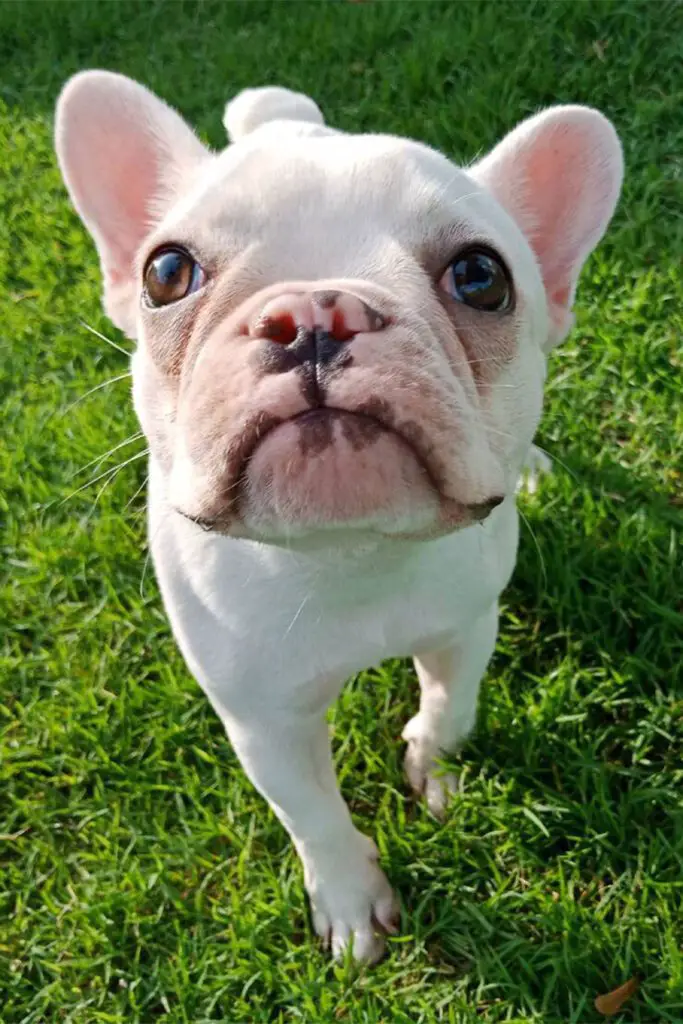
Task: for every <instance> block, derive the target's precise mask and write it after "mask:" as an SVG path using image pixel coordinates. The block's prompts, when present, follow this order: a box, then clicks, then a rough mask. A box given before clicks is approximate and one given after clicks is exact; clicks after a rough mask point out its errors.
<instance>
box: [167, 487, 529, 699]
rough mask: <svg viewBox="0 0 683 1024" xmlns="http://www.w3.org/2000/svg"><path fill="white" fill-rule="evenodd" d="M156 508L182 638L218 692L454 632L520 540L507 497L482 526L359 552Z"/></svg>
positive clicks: (498, 585) (320, 670)
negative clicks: (217, 528)
mask: <svg viewBox="0 0 683 1024" xmlns="http://www.w3.org/2000/svg"><path fill="white" fill-rule="evenodd" d="M151 518H152V522H151V527H152V539H153V554H154V560H155V565H156V568H157V575H158V577H159V582H160V585H161V589H162V593H163V596H164V601H165V604H166V609H167V612H168V614H169V618H170V620H171V624H172V626H173V630H174V633H175V636H176V639H177V640H178V643H179V645H180V647H181V650H182V651H183V654H184V656H185V658H186V660H187V662H188V665H189V667H190V669H191V670H192V671H193V673H194V674H195V676H196V677H197V679H198V681H199V682H200V684H201V685H202V686H203V687H204V689H205V690H207V692H209V694H210V695H214V696H215V695H216V689H217V688H219V689H220V690H223V689H224V688H226V687H227V688H229V689H230V690H232V689H233V687H235V688H237V689H242V688H243V687H245V686H249V687H254V686H258V685H260V683H259V681H260V680H264V679H268V680H270V681H271V682H270V683H269V686H272V687H274V688H275V689H280V688H281V689H282V690H283V691H289V692H291V693H294V692H299V693H303V692H304V691H305V689H306V687H307V686H308V685H309V683H312V682H313V681H314V680H317V681H318V682H319V684H322V682H323V681H324V680H328V681H329V685H330V686H333V685H334V681H335V680H336V681H339V680H342V679H344V678H346V677H348V676H349V675H351V674H353V673H354V672H356V671H359V670H360V669H362V668H365V667H368V666H370V665H374V664H377V663H378V662H380V661H381V660H382V659H384V658H386V657H395V656H396V657H397V656H403V655H409V654H415V653H420V652H421V651H424V650H428V649H435V648H438V647H441V646H444V645H445V644H447V643H451V642H453V641H454V640H456V639H457V637H458V636H459V635H462V634H463V633H466V631H467V630H468V629H469V628H470V626H471V624H472V623H473V621H474V620H475V619H476V618H477V616H478V615H479V614H482V613H483V612H485V611H486V610H487V608H489V607H490V605H491V604H492V603H493V602H494V601H495V600H496V598H497V597H498V594H499V593H500V591H501V590H502V588H503V587H504V586H505V585H506V583H507V581H508V579H509V577H510V574H511V572H512V569H513V567H514V561H515V554H516V547H517V515H516V511H515V508H514V504H513V503H512V501H509V502H506V503H505V505H504V506H501V507H500V509H498V510H496V512H495V513H494V515H493V516H491V517H490V521H489V522H488V523H487V524H486V525H485V526H478V527H474V528H472V529H470V530H466V531H462V532H461V533H459V534H455V535H452V536H450V537H448V538H444V539H443V540H440V541H435V542H431V543H429V544H421V545H413V546H411V547H410V548H405V549H403V548H400V547H399V546H398V545H389V546H387V547H386V548H384V549H382V550H379V551H378V550H375V551H370V552H368V553H367V554H365V555H363V556H360V555H358V554H354V555H348V556H342V555H337V556H330V555H321V556H320V557H313V556H310V555H309V556H306V557H303V556H297V555H294V554H293V553H291V552H287V551H282V550H279V549H275V548H267V547H263V546H261V545H253V544H250V543H248V542H239V541H238V542H235V541H225V540H223V539H222V538H218V537H213V536H210V535H209V536H207V535H202V534H199V532H198V531H197V530H196V528H194V527H192V526H191V524H185V523H183V522H182V520H180V519H179V517H176V516H173V517H171V518H166V517H162V518H161V520H160V525H159V526H157V528H156V529H155V527H154V520H155V515H154V508H152V517H151ZM164 520H165V521H164ZM155 535H156V536H155Z"/></svg>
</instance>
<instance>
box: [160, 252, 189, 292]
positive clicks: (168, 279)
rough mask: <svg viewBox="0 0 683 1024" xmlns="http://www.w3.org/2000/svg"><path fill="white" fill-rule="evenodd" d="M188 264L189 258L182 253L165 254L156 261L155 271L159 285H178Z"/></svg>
mask: <svg viewBox="0 0 683 1024" xmlns="http://www.w3.org/2000/svg"><path fill="white" fill-rule="evenodd" d="M186 263H187V256H185V255H184V253H180V252H165V253H163V254H162V255H161V256H159V258H158V259H157V260H155V261H154V271H155V273H156V276H157V279H158V281H159V284H164V285H173V284H177V283H178V281H179V279H180V278H181V276H182V273H183V270H184V269H185V266H186Z"/></svg>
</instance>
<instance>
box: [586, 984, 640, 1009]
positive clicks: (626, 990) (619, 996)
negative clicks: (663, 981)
mask: <svg viewBox="0 0 683 1024" xmlns="http://www.w3.org/2000/svg"><path fill="white" fill-rule="evenodd" d="M639 985H640V979H639V978H631V979H630V980H629V981H626V982H624V984H623V985H620V986H619V988H615V989H614V991H613V992H607V993H606V994H605V995H604V996H597V998H596V1000H595V1009H596V1010H597V1011H598V1013H602V1014H603V1015H604V1016H605V1017H612V1016H613V1015H614V1014H615V1013H619V1010H620V1009H621V1008H622V1006H623V1005H624V1003H625V1002H627V1000H629V999H630V998H631V996H633V995H635V993H636V992H637V991H638V986H639Z"/></svg>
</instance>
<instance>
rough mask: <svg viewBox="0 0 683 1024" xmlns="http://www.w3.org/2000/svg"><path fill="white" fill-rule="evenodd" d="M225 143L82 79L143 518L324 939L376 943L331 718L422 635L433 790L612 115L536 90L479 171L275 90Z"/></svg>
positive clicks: (418, 778)
mask: <svg viewBox="0 0 683 1024" xmlns="http://www.w3.org/2000/svg"><path fill="white" fill-rule="evenodd" d="M225 124H226V127H227V130H228V134H229V137H230V139H231V145H230V146H228V148H227V149H225V150H224V151H223V152H221V153H218V154H215V153H212V152H210V151H209V150H208V149H207V148H206V147H205V146H204V145H202V143H201V142H200V141H199V140H198V139H197V137H196V136H195V135H194V134H193V132H192V131H191V129H190V128H189V127H188V125H187V124H186V123H185V122H184V121H183V120H182V119H181V118H180V116H179V115H178V114H177V113H175V112H174V111H173V110H172V109H170V108H169V107H168V106H167V105H166V104H164V103H163V102H162V101H161V100H159V99H157V98H156V97H155V96H154V95H153V94H152V93H150V92H149V91H148V90H147V89H145V88H144V87H143V86H141V85H138V84H137V83H135V82H133V81H131V80H130V79H127V78H124V77H122V76H120V75H116V74H112V73H109V72H104V71H87V72H84V73H82V74H79V75H76V76H75V77H74V78H72V79H71V80H70V81H69V82H68V83H67V85H66V87H65V89H64V91H63V93H62V95H61V96H60V99H59V103H58V106H57V121H56V147H57V153H58V157H59V162H60V165H61V169H62V173H63V175H64V180H65V182H66V184H67V187H68V189H69V192H70V194H71V197H72V200H73V202H74V204H75V206H76V209H77V210H78V212H79V214H80V216H81V217H82V219H83V221H84V223H85V225H86V226H87V228H88V229H89V231H90V232H91V234H92V236H93V238H94V240H95V242H96V244H97V247H98V250H99V255H100V259H101V264H102V273H103V276H104V295H105V306H106V309H107V312H108V314H109V316H110V317H111V319H112V320H113V321H114V323H115V324H116V325H117V326H118V327H120V328H121V329H122V330H123V331H125V332H126V333H127V334H128V335H129V336H130V337H131V338H135V339H136V340H137V348H136V351H135V353H134V356H133V363H132V368H133V395H134V401H135V408H136V411H137V415H138V417H139V419H140V423H141V424H142V428H143V430H144V432H145V434H146V436H147V439H148V442H149V448H150V465H149V472H150V476H149V535H150V542H151V549H152V555H153V559H154V564H155V567H156V572H157V575H158V579H159V583H160V585H161V590H162V593H163V597H164V601H165V604H166V609H167V611H168V615H169V618H170V621H171V624H172V627H173V631H174V633H175V636H176V639H177V641H178V644H179V645H180V648H181V650H182V652H183V655H184V657H185V659H186V661H187V664H188V666H189V668H190V670H191V671H192V672H193V673H194V675H195V677H196V678H197V680H198V681H199V683H200V685H201V686H202V687H203V689H204V690H205V692H206V694H207V695H208V697H209V700H210V701H211V703H212V705H213V707H214V708H215V710H216V712H217V713H218V715H219V716H220V718H221V720H222V721H223V723H224V725H225V728H226V730H227V733H228V736H229V738H230V741H231V742H232V744H233V746H234V748H235V751H236V752H237V754H238V756H239V757H240V759H241V761H242V764H243V765H244V768H245V771H246V772H247V774H248V775H249V777H250V779H251V780H252V781H253V783H254V785H255V786H256V787H257V789H258V790H259V791H260V792H261V793H262V794H263V796H264V797H265V798H266V799H267V800H268V802H269V803H270V804H271V806H272V807H273V810H274V811H275V813H276V814H277V815H278V817H279V818H280V820H281V821H282V823H283V824H284V826H285V827H286V829H287V830H288V832H289V833H290V835H291V837H292V839H293V841H294V843H295V845H296V848H297V850H298V852H299V854H300V856H301V859H302V861H303V865H304V873H305V881H306V886H307V889H308V892H309V895H310V898H311V904H312V909H313V921H314V925H315V928H316V931H317V932H318V934H319V935H320V936H322V937H323V939H324V941H325V942H326V944H330V945H331V947H332V950H333V951H334V953H335V954H339V953H341V952H342V951H343V950H344V949H345V948H346V947H347V946H348V945H349V944H352V945H353V954H354V956H355V957H357V958H359V959H365V960H375V959H376V958H377V957H379V956H380V955H381V953H382V950H383V947H384V933H385V932H386V931H389V932H391V931H393V930H395V928H396V924H397V906H396V901H395V899H394V896H393V894H392V891H391V888H390V886H389V883H388V882H387V879H386V877H385V876H384V874H383V872H382V871H381V869H380V867H379V865H378V857H377V850H376V848H375V846H374V844H373V842H372V841H371V840H370V839H368V838H367V837H365V836H363V835H362V834H361V833H359V832H358V831H357V830H356V828H355V827H354V825H353V824H352V821H351V817H350V814H349V811H348V808H347V807H346V804H345V803H344V801H343V800H342V797H341V795H340V792H339V789H338V787H337V783H336V779H335V774H334V769H333V763H332V757H331V752H330V740H329V736H328V728H327V723H326V709H327V708H328V706H329V705H330V703H331V702H332V701H334V699H335V698H336V697H337V695H338V694H339V691H340V689H341V687H342V684H343V682H344V680H345V679H346V678H347V677H349V676H350V675H351V674H353V673H354V672H356V671H358V670H360V669H363V668H366V667H367V666H368V665H370V664H372V663H376V662H378V661H379V660H380V659H383V658H385V657H387V656H399V655H409V654H410V655H414V656H415V667H416V670H417V675H418V678H419V682H420V690H421V697H420V707H419V711H418V712H417V714H416V715H415V716H414V718H412V719H411V720H410V721H409V722H408V724H407V725H406V727H405V730H404V732H403V738H404V739H405V740H406V741H407V744H408V746H407V752H406V758H405V765H406V771H407V776H408V779H409V782H410V784H411V786H412V787H413V788H414V789H415V790H416V791H417V792H418V793H421V794H424V796H425V798H426V800H427V803H428V805H429V807H430V808H431V810H432V811H433V812H434V813H435V814H440V813H442V812H443V810H444V807H445V803H446V800H447V798H448V795H449V793H450V792H451V791H452V790H453V788H454V785H455V779H454V777H453V776H450V775H444V774H442V773H440V771H439V767H438V759H439V757H440V755H441V754H442V753H443V752H451V751H454V750H456V749H457V748H458V746H459V744H461V742H462V741H463V739H464V738H465V737H466V736H467V733H468V732H469V730H470V729H471V728H472V725H473V722H474V718H475V710H476V701H477V692H478V689H479V683H480V680H481V678H482V675H483V673H484V672H485V670H486V666H487V664H488V661H489V659H490V657H491V653H492V651H493V649H494V644H495V640H496V631H497V621H498V614H497V600H498V596H499V594H500V592H501V591H502V589H503V588H504V587H505V586H506V584H507V582H508V580H509V578H510V575H511V573H512V570H513V568H514V564H515V557H516V549H517V535H518V526H517V512H516V509H515V498H514V494H515V485H516V482H517V479H518V477H519V475H520V473H521V471H522V470H523V467H524V464H525V460H527V459H528V457H529V454H530V451H532V449H531V442H532V438H533V435H534V432H535V430H536V427H537V425H538V422H539V417H540V414H541V402H542V390H543V381H544V377H545V364H546V354H547V353H548V351H549V350H550V349H551V348H552V347H553V346H554V345H556V344H557V343H558V342H559V341H560V340H561V339H562V338H563V337H564V336H565V334H566V333H567V331H568V330H569V328H570V327H571V324H572V314H571V307H572V301H573V298H574V292H575V289H576V284H577V278H578V276H579V272H580V270H581V266H582V264H583V263H584V261H585V259H586V257H587V256H588V254H589V253H590V252H591V250H592V249H593V247H594V246H595V245H596V243H597V242H598V241H599V239H600V238H601V236H602V234H603V232H604V231H605V228H606V226H607V224H608V222H609V220H610V217H611V216H612V213H613V211H614V207H615V205H616V202H617V198H618V194H619V189H620V186H621V179H622V155H621V148H620V145H619V141H618V138H617V135H616V134H615V131H614V129H613V127H612V126H611V124H610V123H609V122H608V121H607V120H606V119H605V118H604V117H603V116H602V115H601V114H600V113H598V112H597V111H595V110H592V109H589V108H586V107H580V106H559V107H554V108H551V109H549V110H546V111H544V112H542V113H540V114H538V115H537V116H535V117H532V118H530V119H529V120H527V121H525V122H524V123H523V124H521V125H519V126H518V127H517V128H516V129H515V130H514V131H513V132H512V133H511V134H510V135H508V136H507V138H506V139H505V140H504V141H503V142H502V143H501V144H500V145H498V146H497V147H496V148H495V149H494V150H493V151H492V152H491V153H490V154H489V155H488V156H486V157H485V158H484V159H482V160H481V161H479V162H478V163H475V164H474V165H473V166H471V167H468V168H467V169H466V170H463V169H461V168H459V167H457V166H456V165H454V164H453V163H451V162H450V161H449V160H448V159H447V158H446V157H444V156H442V155H441V154H440V153H438V152H435V151H434V150H432V149H430V148H429V147H427V146H425V145H422V144H420V143H417V142H413V141H409V140H406V139H401V138H395V137H391V136H385V135H349V134H344V133H341V132H337V131H334V130H333V129H331V128H328V127H326V126H325V125H324V123H323V118H322V115H321V113H320V111H319V109H318V107H317V106H316V105H315V103H313V101H312V100H310V99H308V98H307V97H305V96H302V95H299V94H296V93H292V92H289V91H288V90H285V89H280V88H263V89H254V90H247V91H245V92H243V93H241V94H240V95H239V96H238V97H237V98H236V99H235V100H233V101H232V102H231V103H230V104H228V107H227V110H226V117H225Z"/></svg>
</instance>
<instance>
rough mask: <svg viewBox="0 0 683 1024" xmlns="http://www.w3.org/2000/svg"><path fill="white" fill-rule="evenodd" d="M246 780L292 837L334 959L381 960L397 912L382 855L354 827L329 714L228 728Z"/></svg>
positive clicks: (231, 723) (270, 718)
mask: <svg viewBox="0 0 683 1024" xmlns="http://www.w3.org/2000/svg"><path fill="white" fill-rule="evenodd" d="M225 725H226V729H227V732H228V735H229V738H230V741H231V743H232V745H233V747H234V748H235V751H236V753H237V755H238V757H239V758H240V760H241V762H242V764H243V766H244V770H245V771H246V773H247V775H248V776H249V778H250V779H251V781H252V782H253V784H254V785H255V786H256V788H257V789H258V790H259V792H260V793H261V794H262V795H263V796H264V797H265V798H266V800H267V801H268V803H269V804H270V805H271V807H272V808H273V810H274V812H275V814H276V815H277V816H278V818H279V819H280V821H281V822H282V823H283V825H284V826H285V828H286V829H287V831H288V832H289V834H290V835H291V837H292V839H293V841H294V845H295V846H296V849H297V851H298V853H299V856H300V857H301V860H302V862H303V866H304V879H305V883H306V889H307V890H308V894H309V896H310V900H311V908H312V912H313V924H314V927H315V930H316V932H317V933H318V935H320V936H321V937H322V938H323V941H324V942H325V944H326V945H331V947H332V952H333V953H334V955H335V956H339V955H340V954H343V952H344V950H345V949H346V947H347V946H348V945H349V944H350V943H352V944H353V955H354V957H355V958H356V959H357V960H368V961H371V962H373V961H375V960H377V959H378V958H379V957H380V956H381V955H382V952H383V950H384V932H385V931H389V932H394V931H395V930H396V922H397V917H398V908H397V904H396V901H395V898H394V895H393V893H392V891H391V888H390V886H389V883H388V881H387V879H386V877H385V876H384V873H383V872H382V870H381V869H380V867H379V866H378V863H377V861H378V854H377V848H376V847H375V844H374V843H373V842H372V840H371V839H368V837H367V836H364V835H362V834H361V833H360V832H358V831H357V829H356V828H355V827H354V825H353V823H352V821H351V815H350V814H349V809H348V807H347V806H346V804H345V803H344V801H343V799H342V796H341V793H340V792H339V788H338V786H337V780H336V777H335V774H334V766H333V763H332V754H331V749H330V739H329V730H328V726H327V722H326V719H325V715H324V713H322V712H321V713H315V714H312V715H305V716H302V717H297V716H295V715H291V714H290V713H288V712H280V713H278V714H277V715H275V716H274V715H273V714H272V712H269V713H268V714H266V715H265V716H262V715H261V714H259V715H258V716H256V717H255V718H254V719H253V720H245V717H244V715H242V716H241V717H240V720H239V721H236V720H234V719H233V718H229V719H228V720H225Z"/></svg>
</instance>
